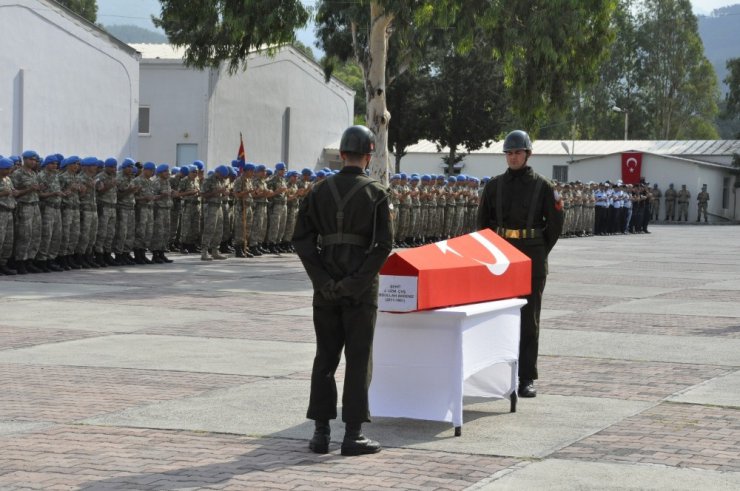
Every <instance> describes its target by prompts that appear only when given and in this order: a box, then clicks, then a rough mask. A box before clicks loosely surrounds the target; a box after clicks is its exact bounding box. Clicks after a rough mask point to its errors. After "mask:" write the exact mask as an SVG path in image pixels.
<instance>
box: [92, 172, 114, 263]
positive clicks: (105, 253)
mask: <svg viewBox="0 0 740 491" xmlns="http://www.w3.org/2000/svg"><path fill="white" fill-rule="evenodd" d="M117 170H118V161H117V160H116V159H114V158H113V157H110V158H109V159H106V161H105V164H104V165H103V170H102V171H101V172H100V173H99V174H98V175H97V177H96V178H95V190H96V192H97V194H98V234H97V239H96V240H95V256H96V259H97V262H98V264H100V263H105V264H107V265H108V266H115V265H116V262H115V261H114V260H113V257H112V256H111V252H113V238H114V237H115V235H116V219H117V215H116V203H117V202H118V187H117V184H118V183H117V179H116V171H117Z"/></svg>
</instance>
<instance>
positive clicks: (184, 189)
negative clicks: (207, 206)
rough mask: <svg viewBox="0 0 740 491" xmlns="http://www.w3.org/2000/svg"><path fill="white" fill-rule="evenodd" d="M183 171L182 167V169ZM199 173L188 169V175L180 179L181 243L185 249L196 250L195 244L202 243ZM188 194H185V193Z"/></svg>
mask: <svg viewBox="0 0 740 491" xmlns="http://www.w3.org/2000/svg"><path fill="white" fill-rule="evenodd" d="M180 172H182V169H180ZM197 177H198V173H197V172H196V171H195V170H190V169H189V170H188V175H187V176H184V177H183V178H181V179H180V187H179V188H178V191H179V193H180V195H181V198H180V199H181V200H182V216H181V217H180V243H181V246H182V247H183V251H186V252H187V251H189V252H194V251H195V244H199V243H200V236H201V234H200V230H201V229H200V202H199V198H198V184H197ZM186 193H188V194H187V195H185V196H183V194H186Z"/></svg>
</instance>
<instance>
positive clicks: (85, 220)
mask: <svg viewBox="0 0 740 491" xmlns="http://www.w3.org/2000/svg"><path fill="white" fill-rule="evenodd" d="M97 235H98V212H97V211H95V210H93V209H92V208H88V209H84V208H81V209H80V237H79V239H77V247H76V248H75V252H76V253H77V254H90V253H91V252H92V250H93V246H94V245H95V237H97Z"/></svg>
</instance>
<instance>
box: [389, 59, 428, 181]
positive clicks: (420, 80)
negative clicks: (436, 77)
mask: <svg viewBox="0 0 740 491" xmlns="http://www.w3.org/2000/svg"><path fill="white" fill-rule="evenodd" d="M431 98H432V77H431V76H430V74H429V71H428V69H427V68H426V67H422V68H420V69H415V70H408V71H406V72H404V73H403V74H401V75H399V76H398V78H396V80H395V81H394V82H393V88H392V90H389V91H388V96H387V103H388V110H389V111H390V113H391V114H392V115H393V121H392V122H393V124H391V127H390V129H389V130H388V146H389V147H390V149H391V150H392V151H393V153H394V154H395V156H396V162H395V171H396V172H401V159H402V158H403V157H404V155H406V148H408V147H409V146H411V145H413V144H415V143H417V142H418V141H419V140H421V139H423V138H427V137H428V136H429V124H430V122H431V119H430V117H429V113H430V110H431V105H432V104H433V102H432V101H431Z"/></svg>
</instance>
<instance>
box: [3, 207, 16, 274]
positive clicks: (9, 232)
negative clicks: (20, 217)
mask: <svg viewBox="0 0 740 491" xmlns="http://www.w3.org/2000/svg"><path fill="white" fill-rule="evenodd" d="M14 232H15V231H14V230H13V211H12V210H8V209H5V208H0V265H2V266H4V265H5V263H7V261H8V259H9V258H10V256H11V255H12V254H13V237H14V235H15V233H14Z"/></svg>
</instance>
